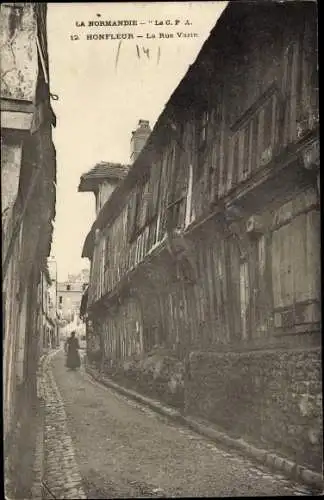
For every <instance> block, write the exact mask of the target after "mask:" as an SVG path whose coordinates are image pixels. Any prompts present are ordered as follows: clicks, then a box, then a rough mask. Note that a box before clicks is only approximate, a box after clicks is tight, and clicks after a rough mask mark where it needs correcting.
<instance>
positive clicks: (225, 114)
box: [83, 2, 322, 469]
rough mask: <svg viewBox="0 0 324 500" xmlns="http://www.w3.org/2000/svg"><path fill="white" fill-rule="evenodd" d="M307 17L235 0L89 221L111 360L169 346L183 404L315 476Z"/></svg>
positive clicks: (316, 284)
mask: <svg viewBox="0 0 324 500" xmlns="http://www.w3.org/2000/svg"><path fill="white" fill-rule="evenodd" d="M316 33H317V12H316V4H314V3H312V2H301V3H300V4H297V3H294V4H290V3H275V4H273V3H271V5H270V3H268V2H265V3H257V4H255V3H243V2H230V3H229V5H228V7H227V8H226V9H225V10H224V12H223V14H222V16H221V17H220V19H219V20H218V22H217V24H216V26H215V28H214V29H213V30H212V32H211V34H210V37H209V38H208V40H207V41H206V42H205V44H204V46H203V48H202V50H201V52H200V54H199V55H198V57H197V59H196V61H195V62H194V64H193V65H192V66H191V67H190V69H189V70H188V72H187V74H186V75H185V77H184V78H183V80H182V81H181V82H180V84H179V86H178V87H177V88H176V90H175V91H174V93H173V95H172V96H171V98H170V100H169V101H168V103H167V105H166V107H165V109H164V111H163V113H162V114H161V116H160V117H159V119H158V121H157V123H156V125H155V127H154V129H153V132H152V133H151V135H150V137H149V139H148V140H147V143H146V145H145V146H144V148H143V150H142V151H141V152H140V153H139V155H138V157H137V159H136V160H135V162H134V164H133V166H132V168H131V169H130V171H129V173H128V175H127V176H126V177H125V179H123V181H122V182H121V183H120V184H119V185H118V186H117V187H116V188H115V189H114V191H113V192H112V194H111V196H110V198H109V199H108V200H107V201H106V203H105V204H104V206H103V207H102V208H101V210H100V212H99V213H98V214H97V218H96V221H95V222H94V224H93V226H92V228H91V231H90V232H89V234H88V236H87V238H86V241H85V244H84V249H83V256H85V257H88V258H89V259H90V260H91V275H90V284H89V291H88V305H87V315H88V318H89V321H91V324H92V326H93V329H94V331H95V332H97V334H98V336H99V338H100V342H101V349H102V354H103V357H104V358H105V359H106V360H107V363H108V364H114V363H121V362H122V361H123V360H127V359H130V358H131V357H132V356H138V355H142V356H145V353H148V352H149V351H150V350H151V349H152V348H153V347H154V346H157V345H158V346H163V347H165V348H166V349H168V350H169V351H171V352H172V353H173V354H174V356H175V357H177V358H178V359H179V360H182V361H184V364H185V367H186V368H185V378H184V402H183V405H184V410H185V411H186V412H188V413H191V414H196V415H198V416H201V417H202V418H207V419H209V420H211V421H213V422H214V423H215V424H217V425H219V426H220V427H222V428H223V429H225V430H228V431H231V432H234V433H235V434H236V435H240V436H244V437H248V438H249V439H251V440H252V441H257V442H258V443H260V442H261V443H263V444H264V446H270V447H275V448H276V449H278V450H281V451H282V453H284V454H286V455H287V456H289V457H292V458H293V459H294V460H296V461H297V463H299V464H306V465H308V466H310V467H313V468H314V469H320V467H321V454H322V451H321V450H322V437H321V436H322V432H321V430H322V399H321V391H322V386H321V355H320V351H321V348H320V344H321V340H320V278H319V276H320V273H319V270H320V212H319V199H320V198H319V142H318V140H319V139H318V137H319V130H318V80H317V45H316V44H317V40H316Z"/></svg>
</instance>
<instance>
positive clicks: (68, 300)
mask: <svg viewBox="0 0 324 500" xmlns="http://www.w3.org/2000/svg"><path fill="white" fill-rule="evenodd" d="M68 278H69V279H68V280H67V281H64V282H58V284H57V312H58V316H59V318H60V319H62V320H65V321H67V322H71V321H73V320H74V318H75V317H79V313H80V305H81V299H82V295H83V293H84V291H85V290H86V288H87V286H88V283H89V271H87V270H83V271H82V272H81V273H80V274H79V275H75V276H72V275H69V276H68Z"/></svg>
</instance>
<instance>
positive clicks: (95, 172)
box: [79, 161, 129, 191]
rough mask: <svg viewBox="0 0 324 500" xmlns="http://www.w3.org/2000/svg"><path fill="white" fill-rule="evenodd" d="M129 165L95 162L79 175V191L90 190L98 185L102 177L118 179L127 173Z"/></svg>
mask: <svg viewBox="0 0 324 500" xmlns="http://www.w3.org/2000/svg"><path fill="white" fill-rule="evenodd" d="M128 170H129V165H122V164H121V163H111V162H106V161H101V162H100V163H97V164H96V165H95V166H94V167H93V168H92V169H91V170H89V172H86V173H85V174H83V175H82V176H81V179H80V184H79V191H88V190H89V189H90V190H92V188H93V187H95V186H96V185H98V184H99V183H100V181H103V180H104V179H111V180H117V181H120V180H122V179H124V178H125V177H126V175H127V174H128Z"/></svg>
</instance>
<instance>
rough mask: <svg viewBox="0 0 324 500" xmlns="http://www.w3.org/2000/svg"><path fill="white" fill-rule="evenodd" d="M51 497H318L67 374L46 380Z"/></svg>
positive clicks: (50, 370) (58, 369) (57, 370)
mask: <svg viewBox="0 0 324 500" xmlns="http://www.w3.org/2000/svg"><path fill="white" fill-rule="evenodd" d="M43 382H44V389H45V402H46V408H45V409H46V413H45V414H46V418H45V450H44V451H45V467H44V480H43V484H44V492H43V494H44V498H118V497H119V498H125V497H152V496H160V497H183V496H217V497H222V496H259V495H261V496H277V495H280V496H284V495H295V496H296V495H302V496H303V495H304V496H309V495H311V492H310V491H308V490H307V489H306V488H304V487H302V486H300V485H297V484H293V483H292V482H290V481H289V480H287V479H285V478H284V477H283V476H280V475H277V474H273V473H271V472H269V471H267V470H266V469H262V468H259V467H256V466H255V465H253V464H252V463H251V462H250V461H249V460H247V459H244V458H242V457H240V456H238V455H236V454H234V453H230V452H226V451H224V450H222V449H220V448H218V447H217V446H216V445H215V444H213V443H211V442H209V441H208V440H206V439H204V438H203V437H201V436H200V435H198V434H196V433H194V432H193V431H191V430H189V429H186V428H184V427H181V426H180V425H177V424H175V423H172V422H170V421H169V420H168V419H167V418H166V417H162V416H161V415H158V414H156V413H155V412H154V411H152V410H150V409H148V408H146V407H144V406H142V405H140V404H138V403H135V402H133V401H130V400H128V399H127V398H126V397H124V396H121V395H119V394H117V393H116V392H114V391H112V390H111V389H108V388H106V387H104V386H101V385H100V384H98V383H96V382H94V381H92V380H91V379H90V377H89V376H88V375H87V374H86V373H85V371H84V369H83V368H82V369H81V370H80V371H79V372H73V371H67V370H66V368H65V366H64V354H63V352H62V351H60V352H59V353H58V354H56V355H54V356H53V358H52V359H51V360H49V363H48V365H47V368H46V369H45V370H44V375H43Z"/></svg>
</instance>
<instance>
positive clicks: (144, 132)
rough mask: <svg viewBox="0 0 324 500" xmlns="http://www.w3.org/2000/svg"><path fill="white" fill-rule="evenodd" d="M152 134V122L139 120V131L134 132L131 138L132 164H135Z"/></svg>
mask: <svg viewBox="0 0 324 500" xmlns="http://www.w3.org/2000/svg"><path fill="white" fill-rule="evenodd" d="M150 133H151V127H150V122H149V121H148V120H139V122H138V126H137V129H136V130H134V131H133V132H132V137H131V155H130V160H131V163H134V161H135V160H136V158H137V157H138V155H139V154H140V152H141V151H142V149H143V147H144V146H145V143H146V141H147V139H148V136H149V135H150Z"/></svg>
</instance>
